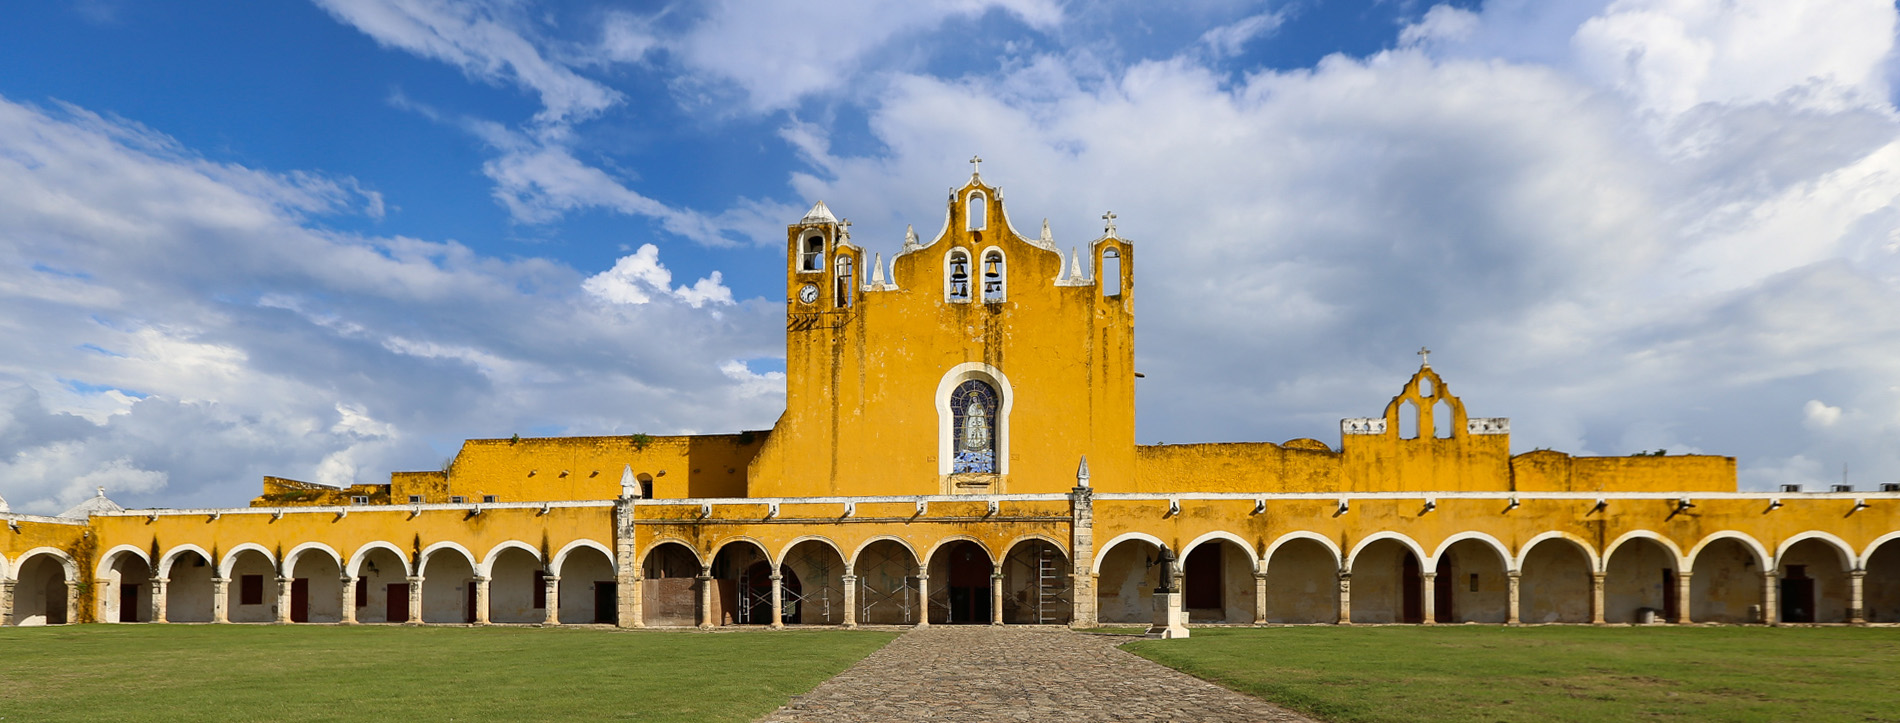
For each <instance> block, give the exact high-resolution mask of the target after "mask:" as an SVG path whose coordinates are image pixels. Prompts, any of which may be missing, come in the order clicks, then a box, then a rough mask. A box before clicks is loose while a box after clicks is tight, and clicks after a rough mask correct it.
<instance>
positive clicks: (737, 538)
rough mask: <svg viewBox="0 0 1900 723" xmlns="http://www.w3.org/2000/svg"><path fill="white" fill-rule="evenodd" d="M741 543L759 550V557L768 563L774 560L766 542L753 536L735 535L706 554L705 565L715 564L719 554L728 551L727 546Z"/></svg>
mask: <svg viewBox="0 0 1900 723" xmlns="http://www.w3.org/2000/svg"><path fill="white" fill-rule="evenodd" d="M739 542H743V543H746V544H748V545H751V546H753V547H756V548H758V549H759V556H761V557H764V558H765V559H766V561H768V562H770V561H771V560H772V548H770V547H766V546H765V543H764V542H760V541H759V538H756V537H753V536H751V535H733V536H732V537H728V538H725V539H722V540H720V541H719V543H718V544H715V545H713V546H712V549H711V550H708V551H707V552H706V561H705V565H711V564H713V561H714V560H717V559H719V552H720V551H721V550H724V549H726V547H727V546H730V545H732V544H734V543H739Z"/></svg>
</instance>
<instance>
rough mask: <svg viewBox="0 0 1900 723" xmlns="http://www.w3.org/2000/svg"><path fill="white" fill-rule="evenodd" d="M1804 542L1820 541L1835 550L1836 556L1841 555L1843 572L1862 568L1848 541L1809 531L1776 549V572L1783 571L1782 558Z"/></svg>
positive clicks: (1783, 542) (1832, 535) (1798, 534)
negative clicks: (1796, 545)
mask: <svg viewBox="0 0 1900 723" xmlns="http://www.w3.org/2000/svg"><path fill="white" fill-rule="evenodd" d="M1804 540H1820V541H1821V542H1823V543H1825V544H1826V545H1827V546H1828V547H1830V548H1833V550H1834V554H1836V555H1839V556H1840V558H1841V563H1842V564H1841V570H1842V571H1843V572H1845V571H1847V570H1858V569H1860V567H1861V561H1860V558H1859V557H1857V556H1856V555H1855V554H1854V548H1853V547H1852V546H1850V545H1848V544H1847V541H1846V540H1843V539H1841V538H1839V537H1836V536H1835V535H1834V533H1831V532H1822V531H1820V530H1808V531H1807V532H1801V533H1797V534H1795V535H1792V536H1790V537H1788V539H1785V540H1782V541H1781V544H1780V545H1777V546H1776V547H1775V569H1776V570H1780V569H1781V556H1782V555H1785V554H1787V553H1788V549H1789V548H1791V547H1794V546H1795V544H1796V543H1799V542H1802V541H1804Z"/></svg>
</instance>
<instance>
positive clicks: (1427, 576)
mask: <svg viewBox="0 0 1900 723" xmlns="http://www.w3.org/2000/svg"><path fill="white" fill-rule="evenodd" d="M1418 576H1419V577H1422V578H1425V579H1427V580H1430V579H1432V578H1435V577H1438V571H1437V570H1433V571H1431V572H1420V573H1419V574H1418Z"/></svg>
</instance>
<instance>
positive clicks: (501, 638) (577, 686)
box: [0, 625, 893, 723]
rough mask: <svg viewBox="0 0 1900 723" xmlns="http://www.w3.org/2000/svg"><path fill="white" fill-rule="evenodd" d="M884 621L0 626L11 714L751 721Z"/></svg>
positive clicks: (855, 655) (819, 676)
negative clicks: (738, 627) (828, 625)
mask: <svg viewBox="0 0 1900 723" xmlns="http://www.w3.org/2000/svg"><path fill="white" fill-rule="evenodd" d="M892 637H893V634H891V633H884V632H856V631H835V630H832V631H784V632H765V631H752V632H743V633H715V634H707V633H694V632H657V631H616V630H601V629H535V628H494V627H491V628H433V627H423V628H416V627H389V626H362V627H333V626H327V625H325V626H308V627H306V626H286V625H78V626H71V627H50V628H0V721H4V722H5V723H14V722H15V721H69V720H70V721H80V720H86V721H100V720H111V721H144V720H167V721H172V720H194V721H197V720H204V721H224V720H228V721H240V720H351V721H362V720H509V721H513V720H599V719H610V720H650V721H746V720H751V719H753V718H755V717H757V716H760V715H763V714H765V713H767V712H769V711H771V710H772V709H774V708H777V707H778V706H780V705H783V704H784V703H785V702H786V700H788V699H789V698H791V697H792V696H794V695H797V694H800V693H803V692H805V691H807V690H810V689H811V688H812V687H813V686H815V685H817V684H818V683H820V682H822V681H824V680H825V679H826V678H829V677H831V676H832V675H835V674H837V673H838V672H840V671H842V670H844V669H845V668H847V667H849V666H850V665H851V664H852V663H854V662H857V661H858V659H860V658H862V657H864V656H865V655H868V654H870V653H871V651H873V650H876V649H877V648H879V647H880V646H882V645H883V644H884V643H885V642H887V641H889V640H890V639H891V638H892Z"/></svg>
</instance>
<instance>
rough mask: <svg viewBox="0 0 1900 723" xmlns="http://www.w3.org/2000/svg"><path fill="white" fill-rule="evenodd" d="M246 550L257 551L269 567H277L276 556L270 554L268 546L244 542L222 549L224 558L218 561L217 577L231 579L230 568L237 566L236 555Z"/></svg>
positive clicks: (275, 568)
mask: <svg viewBox="0 0 1900 723" xmlns="http://www.w3.org/2000/svg"><path fill="white" fill-rule="evenodd" d="M246 552H258V553H261V554H263V556H264V561H265V562H268V563H270V567H271V569H272V570H277V569H278V567H277V556H276V555H272V554H270V548H267V547H264V546H263V545H259V544H257V543H255V542H246V543H242V544H239V545H237V546H235V547H232V548H231V549H229V550H225V551H224V559H222V560H219V561H218V577H222V578H224V579H226V580H229V579H231V570H232V569H233V568H236V567H237V560H238V556H239V555H242V554H244V553H246Z"/></svg>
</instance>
